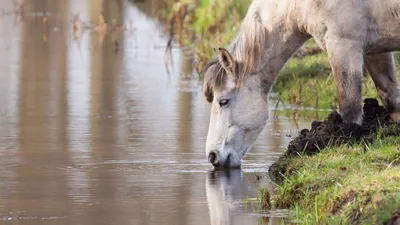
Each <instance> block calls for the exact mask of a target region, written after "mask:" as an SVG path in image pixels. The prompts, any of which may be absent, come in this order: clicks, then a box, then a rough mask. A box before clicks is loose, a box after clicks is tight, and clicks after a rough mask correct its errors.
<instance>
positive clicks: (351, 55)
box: [203, 0, 400, 167]
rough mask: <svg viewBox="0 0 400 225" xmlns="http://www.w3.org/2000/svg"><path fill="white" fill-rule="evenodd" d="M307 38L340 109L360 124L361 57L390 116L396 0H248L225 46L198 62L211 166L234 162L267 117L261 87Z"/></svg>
mask: <svg viewBox="0 0 400 225" xmlns="http://www.w3.org/2000/svg"><path fill="white" fill-rule="evenodd" d="M310 38H314V39H315V41H316V42H317V43H318V45H319V46H320V48H321V49H323V50H325V51H327V53H328V57H329V62H330V65H331V68H332V71H333V74H334V77H335V81H336V86H337V95H338V96H337V97H338V99H339V108H340V113H341V115H342V117H343V119H344V120H345V121H348V122H354V123H358V124H361V122H362V115H363V112H362V104H361V100H362V98H361V84H362V76H363V64H364V63H365V66H366V68H367V69H368V71H369V73H370V74H371V76H372V79H373V81H374V82H375V85H376V88H377V90H378V92H379V95H380V97H381V99H382V102H383V103H384V105H385V107H386V109H387V110H388V111H389V113H390V116H391V118H392V120H394V121H397V122H399V121H400V86H399V83H398V80H397V75H396V72H395V71H396V70H395V63H394V58H393V53H392V51H396V50H400V0H384V1H383V0H254V1H253V2H252V4H251V6H250V7H249V9H248V12H247V15H246V17H245V18H244V20H243V22H242V25H241V30H240V32H239V33H238V35H237V37H236V38H235V40H234V41H233V42H232V43H231V44H230V46H229V48H228V49H224V48H219V49H216V53H217V56H216V57H215V58H214V59H213V60H211V61H210V62H209V63H208V64H207V65H206V67H205V68H204V71H203V72H204V75H205V79H204V94H205V96H206V99H207V101H209V102H210V103H211V104H212V109H211V118H210V125H209V131H208V136H207V144H206V154H207V156H208V159H209V161H210V162H211V163H212V164H213V165H214V166H215V167H238V166H241V161H242V158H243V157H244V155H245V154H246V152H247V151H248V150H249V149H250V147H251V145H252V144H253V143H254V142H255V140H256V139H257V137H258V136H259V134H260V132H261V131H262V130H263V128H264V127H265V124H266V121H267V119H268V95H269V93H270V90H271V87H272V86H273V84H274V83H275V81H276V78H277V74H278V73H279V71H280V70H281V69H282V68H283V66H284V65H285V63H286V62H287V61H288V59H289V58H290V57H291V56H292V55H293V54H294V53H295V52H296V51H297V50H298V49H299V48H300V47H301V46H302V45H303V44H304V42H305V41H307V40H308V39H310Z"/></svg>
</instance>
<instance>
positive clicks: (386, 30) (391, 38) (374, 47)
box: [366, 21, 400, 54]
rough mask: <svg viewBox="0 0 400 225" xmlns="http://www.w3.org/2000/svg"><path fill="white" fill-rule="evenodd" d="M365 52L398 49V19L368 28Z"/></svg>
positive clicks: (399, 33)
mask: <svg viewBox="0 0 400 225" xmlns="http://www.w3.org/2000/svg"><path fill="white" fill-rule="evenodd" d="M368 37H369V38H368V39H369V40H368V45H367V47H366V54H376V53H383V52H392V51H400V21H387V22H385V23H381V24H379V25H378V26H377V25H376V24H375V25H374V26H372V27H371V28H370V29H369V30H368Z"/></svg>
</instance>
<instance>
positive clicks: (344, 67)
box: [326, 40, 363, 124]
mask: <svg viewBox="0 0 400 225" xmlns="http://www.w3.org/2000/svg"><path fill="white" fill-rule="evenodd" d="M326 47H327V52H328V57H329V63H330V65H331V68H332V71H333V74H334V77H335V81H336V86H337V97H338V100H339V108H340V114H341V115H342V118H343V120H345V121H348V122H353V123H357V124H361V123H362V115H363V112H362V105H361V86H362V84H361V83H362V74H363V73H362V71H363V69H362V64H363V51H362V47H361V46H360V42H359V41H349V40H343V41H340V40H339V41H338V40H335V41H333V40H331V41H329V42H327V43H326Z"/></svg>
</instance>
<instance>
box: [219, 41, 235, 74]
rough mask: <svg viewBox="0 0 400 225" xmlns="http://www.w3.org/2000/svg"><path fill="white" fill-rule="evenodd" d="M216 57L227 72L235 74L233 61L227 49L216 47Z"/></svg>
mask: <svg viewBox="0 0 400 225" xmlns="http://www.w3.org/2000/svg"><path fill="white" fill-rule="evenodd" d="M218 59H219V62H220V63H221V65H222V67H223V68H224V69H225V70H226V72H228V74H230V75H233V74H235V73H234V71H235V61H234V60H233V57H232V55H231V54H230V53H229V52H228V50H226V49H224V48H218Z"/></svg>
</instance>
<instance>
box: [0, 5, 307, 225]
mask: <svg viewBox="0 0 400 225" xmlns="http://www.w3.org/2000/svg"><path fill="white" fill-rule="evenodd" d="M163 2H164V1H161V0H160V1H155V0H154V1H140V2H139V1H138V2H135V1H125V0H110V1H108V0H106V1H101V0H22V4H20V5H18V4H17V5H15V4H14V3H13V1H11V0H10V1H8V0H2V1H1V3H0V11H1V12H0V37H1V38H0V68H1V73H0V223H3V224H85V225H88V224H93V225H95V224H171V225H172V224H278V223H279V221H280V219H279V217H280V216H281V215H280V213H279V212H275V213H272V216H271V215H269V213H267V212H264V213H259V212H258V211H257V210H256V207H252V206H249V204H248V203H246V201H248V199H253V198H255V197H257V190H258V189H259V188H260V187H264V186H266V185H268V181H267V180H265V179H260V176H261V177H263V176H265V175H266V172H267V170H268V166H269V165H270V164H271V163H273V162H274V160H276V159H277V158H278V157H279V154H281V153H282V150H283V149H284V148H285V147H286V146H287V143H288V142H289V141H290V140H291V139H290V138H289V137H288V135H296V134H297V130H298V128H303V127H307V124H309V123H306V121H302V122H299V123H297V124H295V123H294V122H293V120H291V119H290V118H288V117H284V116H280V117H279V118H278V119H272V118H271V119H270V121H269V124H268V126H267V127H266V129H265V130H264V131H263V133H262V134H261V136H260V138H259V140H258V141H257V144H256V146H255V147H254V148H253V149H252V150H251V152H250V153H249V154H248V155H247V156H246V157H245V159H244V163H243V164H244V165H243V168H242V170H233V171H213V169H212V166H211V165H210V164H209V163H208V162H207V160H206V156H205V153H204V148H205V146H204V145H205V138H206V134H207V128H208V122H209V110H210V108H209V106H208V104H207V103H206V101H205V100H204V98H203V95H202V90H201V89H202V88H201V81H200V80H199V79H198V78H197V77H196V76H193V74H195V73H193V71H192V67H191V65H192V61H193V60H192V57H190V54H189V53H190V50H189V49H179V48H174V49H173V50H172V58H170V60H169V61H170V63H169V66H168V69H169V71H170V72H169V73H168V72H167V71H168V70H167V69H166V66H165V46H166V43H167V34H165V33H164V32H163V26H162V23H159V21H157V12H158V11H160V10H162V9H165V7H166V6H165V3H163ZM101 12H103V16H101V15H102V14H101ZM102 21H103V22H104V23H107V24H108V25H109V26H108V28H107V25H104V24H103V22H102ZM89 22H92V23H95V24H100V26H94V27H93V26H91V25H90V24H89ZM73 24H75V25H73ZM111 25H113V28H114V29H111V28H110V26H111ZM118 25H123V27H121V26H118ZM272 107H273V106H272ZM272 113H273V112H272ZM278 114H279V110H278ZM250 205H251V204H250Z"/></svg>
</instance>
